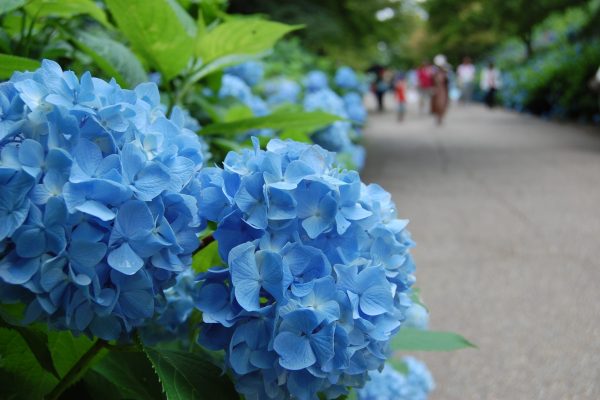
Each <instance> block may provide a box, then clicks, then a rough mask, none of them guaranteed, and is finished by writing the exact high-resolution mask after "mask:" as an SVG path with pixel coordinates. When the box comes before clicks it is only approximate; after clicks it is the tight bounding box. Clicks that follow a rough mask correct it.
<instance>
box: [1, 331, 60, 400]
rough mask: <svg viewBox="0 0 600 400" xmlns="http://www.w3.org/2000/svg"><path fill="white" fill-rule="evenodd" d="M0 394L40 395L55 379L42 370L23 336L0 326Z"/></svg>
mask: <svg viewBox="0 0 600 400" xmlns="http://www.w3.org/2000/svg"><path fill="white" fill-rule="evenodd" d="M0 379H1V381H2V382H4V384H2V385H0V398H3V399H41V398H43V397H44V395H45V394H46V393H48V392H49V391H50V390H51V389H52V388H53V387H54V385H56V383H57V382H58V380H57V379H56V378H55V377H54V376H52V374H50V373H49V372H47V371H45V370H44V369H43V368H42V367H41V365H40V364H39V363H38V360H37V359H36V358H35V356H34V355H33V353H31V352H30V351H29V346H28V345H27V343H26V342H25V340H24V339H23V337H22V336H21V335H20V334H19V333H18V332H17V331H15V330H12V329H7V328H0Z"/></svg>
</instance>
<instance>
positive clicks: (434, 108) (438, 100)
mask: <svg viewBox="0 0 600 400" xmlns="http://www.w3.org/2000/svg"><path fill="white" fill-rule="evenodd" d="M433 62H434V64H435V72H434V74H433V97H432V98H431V113H432V114H433V115H435V118H436V121H437V124H438V125H441V124H442V122H444V116H445V115H446V111H447V110H448V68H449V65H448V63H447V62H446V57H445V56H443V55H442V54H438V55H437V56H435V58H434V59H433Z"/></svg>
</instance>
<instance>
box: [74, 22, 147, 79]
mask: <svg viewBox="0 0 600 400" xmlns="http://www.w3.org/2000/svg"><path fill="white" fill-rule="evenodd" d="M74 41H75V44H76V45H77V47H79V48H80V49H81V50H82V51H84V52H85V53H87V54H88V55H89V56H90V57H92V59H93V60H94V62H95V63H96V64H97V65H98V67H100V69H102V70H103V71H104V72H105V73H106V74H107V76H110V77H113V78H115V80H116V81H117V83H118V84H119V85H121V86H123V87H129V88H132V87H134V86H136V85H138V84H140V83H142V82H145V81H147V80H148V78H147V75H146V71H144V67H143V66H142V63H140V61H139V60H138V59H137V57H136V56H135V54H133V53H132V52H131V50H129V49H128V48H127V47H125V46H123V45H122V44H121V43H119V42H117V41H115V40H113V39H111V38H109V37H108V36H106V35H103V34H100V33H97V34H90V33H87V32H80V33H79V34H78V36H77V38H76V39H74Z"/></svg>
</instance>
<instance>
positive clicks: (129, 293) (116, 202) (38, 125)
mask: <svg viewBox="0 0 600 400" xmlns="http://www.w3.org/2000/svg"><path fill="white" fill-rule="evenodd" d="M0 116H1V117H0V120H1V122H0V133H1V135H0V183H1V185H2V188H3V190H2V191H0V243H1V244H0V293H1V295H0V297H1V298H2V300H3V301H14V300H19V301H21V302H24V303H25V304H27V310H26V321H37V320H42V321H46V322H48V323H49V324H50V325H51V326H53V327H55V328H58V329H70V330H72V331H73V332H75V333H80V332H84V333H86V334H91V335H94V336H98V337H101V338H104V339H116V338H119V337H121V336H124V335H125V334H126V333H127V332H129V331H131V329H133V328H134V327H136V326H140V325H141V324H143V323H144V321H145V320H146V319H148V318H150V317H152V316H153V315H154V313H155V311H156V305H157V302H159V301H160V297H161V296H162V292H163V290H164V289H166V288H167V287H169V286H170V285H172V283H173V282H174V281H175V278H176V276H177V275H178V274H179V273H181V272H182V271H184V270H186V269H187V268H188V267H189V265H190V263H191V256H192V252H193V251H194V250H195V249H196V248H197V246H198V234H199V232H200V230H201V229H202V228H203V226H204V221H203V220H202V219H201V218H200V217H199V214H198V201H199V200H200V198H199V190H198V187H199V180H198V175H197V174H198V172H199V171H200V169H201V167H202V164H203V162H204V157H203V154H202V151H203V148H204V146H205V145H204V144H203V143H202V142H201V141H200V140H199V139H198V136H197V135H196V134H195V133H194V132H192V131H191V130H190V129H189V128H190V127H191V128H192V129H195V128H196V127H195V126H193V123H191V122H190V118H189V116H186V114H185V112H184V111H183V110H180V109H177V108H175V109H174V111H173V113H172V116H171V118H167V117H166V116H165V114H164V107H163V106H162V105H161V104H160V96H159V92H158V89H157V87H156V85H155V84H152V83H146V84H141V85H139V86H137V87H136V88H135V89H134V90H124V89H122V88H120V87H119V86H118V85H117V84H116V83H115V81H114V80H113V81H110V82H105V81H103V80H100V79H97V78H93V77H92V76H91V75H90V74H89V73H85V74H83V75H82V76H81V78H79V77H77V76H76V75H75V74H74V73H73V72H71V71H65V72H63V71H62V69H61V68H60V66H59V65H58V64H56V63H55V62H52V61H47V60H46V61H43V63H42V67H41V68H40V69H38V70H37V71H35V72H27V73H16V74H14V75H13V77H12V78H11V80H10V81H8V82H6V83H2V84H0Z"/></svg>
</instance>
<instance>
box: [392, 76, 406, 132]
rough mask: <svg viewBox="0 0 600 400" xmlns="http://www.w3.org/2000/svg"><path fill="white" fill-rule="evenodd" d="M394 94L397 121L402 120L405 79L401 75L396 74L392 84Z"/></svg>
mask: <svg viewBox="0 0 600 400" xmlns="http://www.w3.org/2000/svg"><path fill="white" fill-rule="evenodd" d="M394 93H395V95H396V107H397V108H396V110H397V115H398V121H399V122H400V121H403V120H404V115H405V114H406V79H405V77H404V74H403V73H398V74H397V75H396V79H395V82H394Z"/></svg>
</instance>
